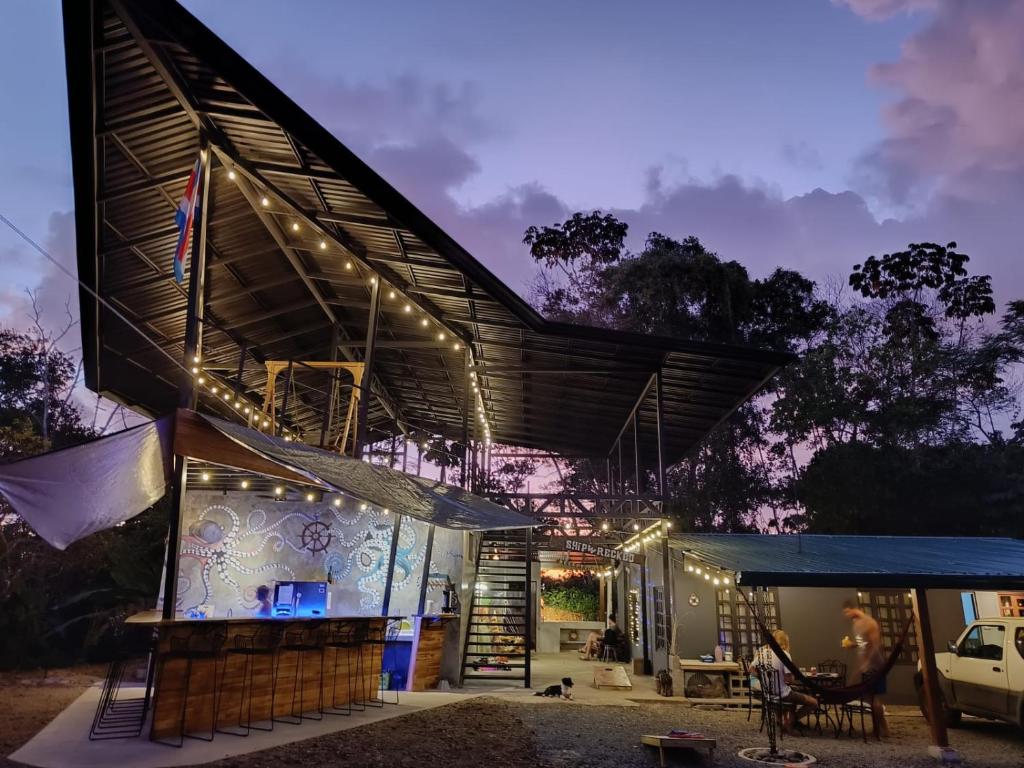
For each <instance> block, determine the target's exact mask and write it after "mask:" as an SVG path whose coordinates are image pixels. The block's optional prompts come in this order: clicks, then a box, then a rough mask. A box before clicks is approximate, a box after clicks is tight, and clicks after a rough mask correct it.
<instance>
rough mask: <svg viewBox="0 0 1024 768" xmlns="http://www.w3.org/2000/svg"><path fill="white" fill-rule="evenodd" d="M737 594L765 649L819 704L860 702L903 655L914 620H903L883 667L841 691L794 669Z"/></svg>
mask: <svg viewBox="0 0 1024 768" xmlns="http://www.w3.org/2000/svg"><path fill="white" fill-rule="evenodd" d="M737 591H738V592H739V593H740V595H741V596H742V597H743V602H745V603H746V604H747V608H748V609H750V615H751V616H753V617H754V621H755V622H757V626H758V629H760V630H761V635H762V636H763V637H764V638H765V640H766V641H767V645H768V647H769V648H771V649H772V651H773V652H774V653H775V655H776V656H778V657H779V660H780V661H781V662H782V664H783V666H784V667H785V668H786V669H788V670H789V671H790V673H792V675H793V677H795V678H796V679H797V680H799V681H800V684H801V685H803V686H804V687H805V688H807V689H808V690H809V691H810V692H811V693H813V694H814V695H815V696H817V698H818V700H819V701H820V702H821V703H822V704H847V703H849V702H851V701H856V700H857V699H861V698H863V697H864V694H866V693H868V692H870V691H873V690H874V689H875V686H876V685H877V684H878V681H879V680H881V679H882V678H884V677H885V676H886V675H888V674H889V672H891V671H892V667H893V665H894V664H895V663H896V659H897V658H899V655H900V654H901V653H902V652H903V645H904V643H906V641H907V635H909V634H910V627H911V626H912V625H913V623H914V618H913V616H911V617H910V619H908V620H907V623H906V626H904V627H903V631H902V632H901V633H900V636H899V638H898V639H897V640H896V645H894V646H893V648H892V652H891V653H890V654H889V657H888V658H887V659H886V660H885V664H883V665H882V667H881V669H876V670H875V671H874V672H872V673H871V674H870V675H869V676H868V677H866V678H864V679H863V680H861V681H860V682H859V683H857V684H856V685H846V686H843V687H842V688H824V687H822V686H820V685H818V684H817V683H815V682H814V681H813V680H811V679H810V678H808V677H807V676H806V675H804V673H803V672H801V671H800V667H798V666H797V665H796V664H795V663H794V662H793V660H792V659H791V658H789V654H788V653H786V652H785V651H784V650H782V646H780V645H779V644H778V643H777V642H776V640H775V638H774V637H772V633H771V630H770V629H768V627H767V626H765V624H764V622H763V621H762V620H761V616H760V615H759V614H758V613H757V611H756V610H754V606H752V605H751V604H750V601H749V600H748V599H747V596H746V594H745V593H744V592H743V590H742V589H740V590H737Z"/></svg>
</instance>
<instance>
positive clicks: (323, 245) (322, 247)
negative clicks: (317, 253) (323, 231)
mask: <svg viewBox="0 0 1024 768" xmlns="http://www.w3.org/2000/svg"><path fill="white" fill-rule="evenodd" d="M320 250H321V251H326V250H327V241H326V240H321V241H320Z"/></svg>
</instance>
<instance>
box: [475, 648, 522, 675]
mask: <svg viewBox="0 0 1024 768" xmlns="http://www.w3.org/2000/svg"><path fill="white" fill-rule="evenodd" d="M494 655H495V656H497V655H499V654H497V653H496V654H494ZM500 655H502V656H507V655H508V654H505V653H503V654H500ZM480 666H481V667H490V666H494V665H493V664H481V665H480ZM501 666H503V667H508V668H509V670H510V671H511V670H513V669H526V664H525V663H522V664H520V663H511V662H510V663H508V664H505V663H502V665H501ZM463 667H464V668H465V669H473V665H472V664H464V665H463ZM469 674H470V673H469V672H467V673H466V676H467V677H468V676H469Z"/></svg>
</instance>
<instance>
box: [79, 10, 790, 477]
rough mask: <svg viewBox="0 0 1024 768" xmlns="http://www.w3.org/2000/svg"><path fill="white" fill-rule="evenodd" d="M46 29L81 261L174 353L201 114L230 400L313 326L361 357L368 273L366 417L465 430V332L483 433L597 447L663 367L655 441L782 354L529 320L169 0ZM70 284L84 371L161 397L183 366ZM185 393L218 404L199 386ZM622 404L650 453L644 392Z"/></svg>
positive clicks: (300, 392)
mask: <svg viewBox="0 0 1024 768" xmlns="http://www.w3.org/2000/svg"><path fill="white" fill-rule="evenodd" d="M64 29H65V48H66V55H67V74H68V92H69V111H70V122H71V146H72V156H73V162H74V181H75V216H76V226H77V247H78V269H79V276H80V278H81V280H82V281H83V282H84V284H85V286H87V288H88V289H90V290H95V291H96V292H97V293H98V294H99V295H100V296H101V297H102V298H103V299H105V300H107V301H109V302H110V303H111V304H112V305H113V306H115V307H117V308H118V311H119V312H121V313H122V314H123V315H124V316H125V317H127V318H129V319H130V320H131V322H132V323H133V324H134V325H136V326H138V327H139V328H142V329H144V330H145V332H146V334H147V336H148V337H149V338H150V339H152V340H153V341H154V342H155V343H156V344H157V345H158V346H159V347H160V348H162V349H163V350H165V351H166V352H168V353H170V354H171V355H172V356H173V357H174V358H175V359H181V357H182V356H183V351H184V335H185V314H186V306H187V302H186V298H187V295H188V283H187V281H186V283H185V284H183V285H179V284H178V283H176V282H175V280H174V278H173V276H172V273H171V256H172V253H173V251H174V247H175V242H176V239H177V229H176V227H175V224H174V217H173V214H174V210H175V206H176V205H177V202H178V201H179V199H180V198H181V195H182V191H183V189H184V188H185V184H186V180H187V178H188V175H189V171H190V169H191V168H192V165H193V163H194V162H195V159H196V157H197V155H198V153H199V148H200V143H199V142H200V133H201V132H202V133H203V134H205V135H206V136H207V138H208V140H209V142H210V147H211V150H212V152H213V161H212V169H211V172H210V175H209V179H210V202H209V205H208V206H207V215H208V236H207V238H206V242H207V249H206V253H207V262H206V263H207V270H206V271H207V277H206V301H205V316H206V320H205V331H204V339H203V345H202V346H203V364H204V366H205V367H206V368H207V369H208V370H211V371H214V370H219V371H222V372H224V374H223V375H224V376H225V377H231V379H232V381H235V380H236V379H235V372H236V369H237V371H238V375H237V381H238V384H239V386H238V389H239V392H240V394H241V395H242V396H243V397H244V398H246V401H247V402H258V401H259V400H260V398H261V396H262V389H263V384H264V381H265V376H266V372H265V370H264V369H263V367H262V363H263V362H265V361H267V360H295V361H298V362H300V363H301V361H311V360H328V359H332V357H333V352H334V350H332V349H331V347H332V329H336V331H337V334H338V335H337V348H336V350H337V352H338V355H339V359H343V360H352V361H359V360H362V359H363V349H364V341H363V340H364V339H365V338H366V337H367V329H368V325H369V317H370V312H369V309H370V288H369V282H370V278H371V276H373V275H376V276H378V277H379V278H380V279H381V280H382V281H383V282H384V283H386V284H387V285H388V292H387V294H386V295H385V296H384V297H383V301H382V306H381V312H380V318H381V319H380V322H379V329H378V333H377V339H378V344H377V349H376V353H375V375H374V379H373V382H372V391H373V395H374V397H373V398H371V404H370V412H369V415H368V420H367V425H368V427H369V429H370V434H371V439H380V438H382V437H386V436H388V435H389V434H395V433H396V432H398V431H399V430H401V431H402V432H404V433H406V434H409V433H413V434H444V435H446V436H448V437H449V438H450V439H459V440H460V439H462V435H463V429H462V425H463V420H464V419H468V421H469V424H470V425H471V427H472V426H473V425H475V424H476V423H477V416H478V415H477V413H476V406H477V401H476V400H475V393H473V392H470V391H469V390H470V385H469V377H468V376H467V373H466V357H465V356H466V350H467V349H468V350H469V352H470V354H471V363H472V371H473V373H474V375H475V376H476V382H477V383H478V384H479V391H480V398H481V401H480V402H481V403H482V406H481V407H482V409H483V414H484V415H486V419H487V423H488V424H489V425H490V431H491V435H492V437H493V439H494V440H495V441H496V442H500V443H504V444H508V445H518V446H524V447H528V448H537V449H543V450H548V451H554V452H558V453H562V454H566V455H574V456H587V457H594V456H596V457H603V456H604V455H605V454H606V453H607V452H608V451H609V449H610V448H611V446H612V444H613V443H614V441H615V439H616V435H617V434H618V432H619V430H620V428H621V427H622V426H623V424H624V423H625V422H626V421H627V420H628V419H629V417H630V415H631V413H632V412H633V407H634V405H635V404H636V403H637V401H638V399H639V398H640V395H641V393H643V392H645V391H647V387H648V384H649V382H650V378H651V375H652V374H654V373H655V372H661V373H662V397H663V401H662V402H663V409H662V410H663V420H664V446H663V447H664V451H665V459H666V460H668V461H673V460H675V459H677V458H679V457H680V456H682V455H683V454H684V453H685V452H686V451H687V450H689V448H691V447H692V446H693V445H695V444H696V443H697V442H698V441H700V440H701V439H702V438H703V437H704V436H705V435H706V434H707V433H708V432H709V431H710V430H711V429H712V428H713V427H714V426H715V425H716V424H717V423H718V422H719V421H720V420H721V419H722V418H724V417H725V416H726V415H728V414H729V413H730V412H731V411H732V410H733V409H734V408H736V407H737V406H738V405H739V404H741V403H742V402H744V401H745V400H746V399H747V398H749V397H750V396H752V395H753V394H754V393H755V392H756V391H757V390H758V389H759V388H760V386H761V385H762V384H763V383H764V382H765V381H766V380H767V379H768V378H769V377H770V376H771V375H772V374H773V373H774V372H775V371H776V370H777V369H778V368H779V367H780V366H781V365H784V364H785V363H786V362H788V361H789V360H790V359H791V357H790V356H789V355H786V354H781V353H777V352H767V351H760V350H754V349H747V348H742V347H735V346H725V345H717V344H706V343H699V342H692V341H689V340H686V339H678V338H672V339H668V338H654V337H650V336H642V335H638V334H629V333H621V332H615V331H610V330H605V329H596V328H585V327H580V326H574V325H566V324H563V323H554V322H549V321H547V320H545V319H544V318H542V317H541V316H540V315H538V314H537V312H536V311H535V310H533V309H532V308H531V307H530V306H529V305H528V304H526V303H525V302H524V301H523V300H522V299H521V298H520V297H519V296H517V295H516V294H515V293H514V292H513V291H512V290H511V289H510V288H508V287H507V286H506V285H504V284H503V283H502V282H501V281H499V280H498V279H497V278H496V277H495V276H494V275H493V274H491V272H490V271H488V270H487V269H486V268H485V267H484V266H483V265H482V264H481V263H480V262H479V261H477V260H476V259H475V258H474V257H473V256H471V255H470V254H469V253H467V252H466V251H465V250H464V249H463V248H462V247H461V246H459V244H458V243H456V242H455V240H453V239H452V238H451V237H450V236H449V235H448V234H447V233H445V232H444V231H442V230H441V229H440V227H438V226H437V224H435V223H434V222H433V221H431V220H430V219H429V218H428V217H427V216H425V215H424V214H423V213H422V212H421V211H419V210H418V209H417V208H416V207H415V206H414V205H413V204H412V203H410V202H409V201H408V200H407V199H406V198H404V197H403V196H402V195H401V194H400V193H399V192H397V191H396V190H395V189H394V188H393V187H391V186H390V185H389V184H388V183H387V182H386V181H385V180H384V179H383V178H381V177H380V176H379V175H377V174H376V173H375V172H374V171H373V170H372V169H371V168H369V167H368V166H367V165H366V164H365V163H363V162H362V161H361V160H360V159H359V158H358V157H357V156H356V155H355V154H353V153H352V152H351V151H350V150H349V149H348V148H346V147H345V146H344V145H343V144H342V143H341V142H339V141H338V140H337V139H336V138H335V137H334V136H332V135H331V134H330V133H329V132H328V131H327V130H325V129H324V128H323V127H322V126H320V125H319V124H318V123H317V122H316V121H315V120H313V119H312V118H311V117H310V116H309V115H308V114H306V113H305V112H304V111H303V110H302V109H301V108H300V107H299V106H298V105H296V104H295V103H294V102H293V101H292V100H291V99H289V98H288V97H287V96H286V95H285V94H284V93H282V92H281V90H279V89H278V88H277V87H275V86H274V85H273V84H272V83H271V82H270V81H269V80H267V78H266V77H264V76H263V75H262V74H261V73H260V72H258V71H257V70H256V69H254V68H253V67H252V66H251V65H250V64H249V63H248V62H246V61H245V60H244V59H242V58H241V57H240V56H239V55H238V54H237V53H235V52H234V51H233V50H232V49H231V48H229V47H228V46H227V45H226V44H225V43H224V42H223V41H221V40H220V39H219V38H218V37H217V36H216V35H214V34H213V33H212V32H211V31H210V30H209V29H207V28H206V27H205V26H204V25H203V24H201V23H200V22H199V21H198V20H197V19H196V18H195V17H193V16H192V15H191V14H190V13H189V12H188V11H186V10H185V9H184V8H182V7H181V6H180V5H178V4H177V3H174V2H132V3H127V2H121V1H120V0H68V1H67V2H65V3H64ZM391 289H394V291H395V297H394V298H393V299H392V298H390V292H391ZM80 298H81V318H82V334H83V356H84V360H85V377H86V382H87V384H88V386H89V387H90V388H91V389H93V390H96V391H99V392H102V393H104V394H106V395H108V396H110V397H112V398H114V399H116V400H118V401H121V402H124V403H128V404H130V405H132V406H134V407H137V408H141V409H143V410H145V411H148V412H150V413H154V414H157V413H163V412H166V411H168V410H171V409H173V408H174V407H176V405H177V404H178V394H177V393H178V383H179V379H180V375H181V374H180V372H178V371H176V370H175V368H174V366H173V365H172V364H170V361H169V360H168V359H167V358H166V357H165V356H164V355H162V354H161V353H160V351H159V350H158V349H154V348H153V346H152V345H150V344H148V343H147V342H146V341H145V340H143V339H141V338H140V337H139V335H138V334H137V333H136V331H134V330H132V329H131V328H129V327H128V326H127V325H126V324H125V323H124V322H123V321H122V320H120V319H119V318H118V317H117V316H116V315H115V314H114V313H113V312H111V311H110V310H109V309H108V308H106V307H104V306H103V305H102V304H101V303H100V302H98V301H97V300H96V299H95V298H94V297H93V296H92V295H90V294H89V293H87V292H85V291H83V292H82V294H81V297H80ZM407 306H408V307H409V309H406V307H407ZM442 335H443V336H444V338H443V339H442V338H441V337H442ZM454 342H459V344H460V347H459V348H456V347H455V345H454ZM239 349H244V350H245V351H246V355H247V359H248V361H249V364H248V365H246V366H244V368H239V367H238V360H239ZM189 365H191V362H189ZM324 382H325V378H324V375H323V374H322V373H321V374H318V373H316V372H314V371H310V370H307V369H303V368H302V366H301V365H298V366H297V367H296V369H295V372H294V381H293V382H292V383H293V386H294V389H295V395H294V397H293V398H292V399H291V401H290V408H289V409H288V413H287V414H286V415H285V418H286V420H287V422H288V426H289V427H292V428H296V429H298V430H300V431H301V432H303V433H305V434H306V435H307V436H308V437H309V438H310V439H312V440H313V441H314V442H315V441H316V437H317V436H318V435H319V432H320V430H321V425H322V423H323V419H322V417H321V414H322V413H323V412H324V411H325V410H326V409H327V408H326V403H327V394H326V391H327V389H328V388H327V387H326V386H325V385H324ZM346 386H348V384H346ZM199 407H200V408H201V409H204V410H207V411H208V412H213V413H218V414H221V415H225V414H226V413H227V412H229V411H230V407H229V406H228V407H226V406H225V404H224V403H222V402H218V401H217V400H216V399H214V398H206V399H204V400H202V401H201V402H200V406H199ZM638 421H639V422H640V423H641V426H642V428H644V435H643V436H642V439H641V446H640V449H641V451H643V453H644V454H645V455H647V456H649V455H652V453H653V452H654V451H655V450H656V446H655V445H654V441H655V437H654V431H655V430H654V428H653V424H654V411H653V409H652V408H651V407H649V406H645V407H642V408H640V409H638ZM476 437H477V439H480V437H481V435H480V433H479V432H477V433H476Z"/></svg>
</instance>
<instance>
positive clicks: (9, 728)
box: [0, 665, 106, 768]
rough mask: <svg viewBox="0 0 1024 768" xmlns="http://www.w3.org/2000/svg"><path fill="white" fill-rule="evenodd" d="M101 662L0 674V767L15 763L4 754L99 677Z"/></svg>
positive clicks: (22, 742) (36, 730) (14, 748)
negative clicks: (0, 721)
mask: <svg viewBox="0 0 1024 768" xmlns="http://www.w3.org/2000/svg"><path fill="white" fill-rule="evenodd" d="M105 671H106V668H105V667H104V666H103V665H91V666H82V667H72V668H70V669H50V670H46V671H43V670H34V671H29V672H2V673H0V702H3V706H2V708H3V711H4V714H3V727H2V728H0V767H2V768H8V766H15V765H17V763H12V762H11V761H10V760H8V759H7V755H9V754H11V753H12V752H14V751H15V750H16V749H18V747H20V746H21V745H22V744H24V743H25V742H26V741H28V740H29V739H31V738H32V737H33V736H35V734H36V733H38V732H39V730H40V729H41V728H42V727H43V726H44V725H46V724H47V723H48V722H50V721H51V720H53V718H55V717H56V716H57V715H58V714H59V713H60V712H61V710H63V709H64V708H65V707H66V706H67V705H68V704H70V703H71V702H72V701H74V700H75V699H77V698H78V697H79V696H81V695H82V693H83V691H85V689H86V688H88V687H89V686H90V685H92V684H93V683H95V682H96V681H97V680H100V679H102V676H103V674H104V673H105Z"/></svg>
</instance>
